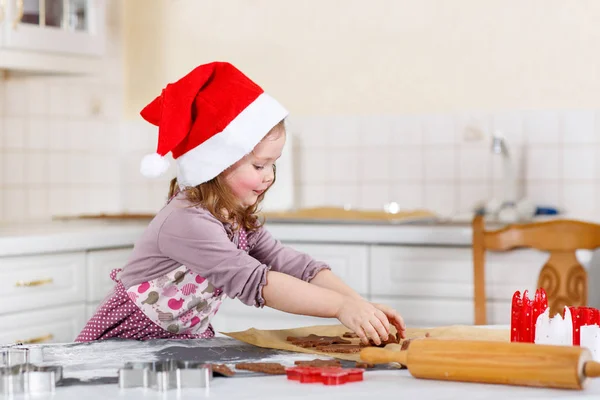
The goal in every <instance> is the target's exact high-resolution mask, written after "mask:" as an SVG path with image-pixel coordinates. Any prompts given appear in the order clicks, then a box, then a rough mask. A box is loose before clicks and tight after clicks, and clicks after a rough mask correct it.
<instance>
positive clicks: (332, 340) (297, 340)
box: [287, 335, 352, 348]
mask: <svg viewBox="0 0 600 400" xmlns="http://www.w3.org/2000/svg"><path fill="white" fill-rule="evenodd" d="M287 341H288V342H290V343H292V344H293V345H296V346H299V347H304V348H308V347H317V346H327V345H330V344H351V343H352V342H350V341H349V340H345V339H342V338H341V337H339V336H317V335H308V336H304V337H293V336H288V338H287Z"/></svg>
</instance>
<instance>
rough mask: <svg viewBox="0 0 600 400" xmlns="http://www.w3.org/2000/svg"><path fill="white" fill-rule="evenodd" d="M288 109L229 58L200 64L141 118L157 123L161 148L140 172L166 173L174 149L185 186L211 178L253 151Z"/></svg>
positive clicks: (149, 106)
mask: <svg viewBox="0 0 600 400" xmlns="http://www.w3.org/2000/svg"><path fill="white" fill-rule="evenodd" d="M287 115H288V112H287V110H286V109H285V108H284V107H283V106H282V105H281V104H279V102H277V100H275V99H274V98H272V97H271V96H269V95H268V94H267V93H265V92H264V91H263V89H261V88H260V87H259V86H258V85H257V84H256V83H254V82H253V81H251V80H250V79H249V78H248V77H247V76H245V75H244V74H243V73H242V72H241V71H239V70H238V69H237V68H235V67H234V66H233V65H231V64H229V63H226V62H213V63H210V64H204V65H200V66H198V67H196V68H195V69H194V70H193V71H191V72H190V73H189V74H187V75H186V76H184V77H183V78H181V79H180V80H178V81H177V82H175V83H170V84H168V85H167V87H166V88H164V89H163V90H162V93H161V95H160V96H158V97H157V98H156V99H154V101H152V102H151V103H150V104H148V105H147V106H146V107H145V108H144V109H143V110H142V111H141V116H142V117H143V118H144V119H145V120H146V121H148V122H150V123H151V124H153V125H156V126H158V146H157V151H156V153H154V154H149V155H147V156H145V157H144V159H143V160H142V163H141V168H140V170H141V173H142V174H143V175H144V176H147V177H157V176H160V175H162V174H163V173H164V172H165V171H166V170H167V169H168V168H169V163H168V161H167V160H165V159H164V157H165V155H167V153H169V152H171V153H172V155H173V158H174V159H175V160H176V161H177V167H178V168H177V181H178V183H179V185H181V186H196V185H199V184H201V183H204V182H207V181H209V180H211V179H212V178H214V177H216V176H217V175H219V174H220V173H221V172H223V171H224V170H225V169H227V168H228V167H229V166H231V165H233V164H234V163H236V162H237V161H239V160H240V159H242V158H243V157H244V156H245V155H246V154H248V153H250V152H251V151H252V149H253V148H254V146H256V145H257V144H258V143H259V142H260V141H261V140H262V139H263V138H264V136H265V135H266V134H267V133H268V132H269V131H270V130H271V129H272V128H273V127H274V126H275V125H277V124H278V123H279V122H280V121H282V120H283V119H284V118H285V117H286V116H287Z"/></svg>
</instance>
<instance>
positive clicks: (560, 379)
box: [360, 338, 600, 390]
mask: <svg viewBox="0 0 600 400" xmlns="http://www.w3.org/2000/svg"><path fill="white" fill-rule="evenodd" d="M360 358H361V359H362V360H363V361H366V362H368V363H371V364H384V363H390V362H396V363H400V364H402V365H405V366H406V367H407V368H408V371H409V372H410V374H411V375H412V376H414V377H415V378H423V379H437V380H447V381H459V382H477V383H495V384H504V385H516V386H537V387H546V388H560V389H578V390H581V389H583V388H584V386H585V382H586V380H587V378H591V377H598V376H600V363H598V362H594V361H592V356H591V353H590V351H589V350H588V349H586V348H582V347H579V346H555V345H540V344H533V343H511V342H491V341H470V340H451V339H438V338H435V339H433V338H426V339H425V338H424V339H414V340H412V341H411V343H410V347H409V348H408V350H404V351H391V350H386V349H381V348H375V347H368V348H365V349H363V350H362V351H361V352H360Z"/></svg>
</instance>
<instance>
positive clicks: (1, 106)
mask: <svg viewBox="0 0 600 400" xmlns="http://www.w3.org/2000/svg"><path fill="white" fill-rule="evenodd" d="M5 86H6V85H5V84H4V81H2V80H0V117H4V114H5V105H6V98H5V96H4V92H5ZM0 125H2V124H0ZM1 129H2V127H0V131H1ZM0 143H2V141H1V140H0ZM1 197H2V196H0V198H1ZM1 210H2V207H1V206H0V213H1V212H2V211H1Z"/></svg>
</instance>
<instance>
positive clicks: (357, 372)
mask: <svg viewBox="0 0 600 400" xmlns="http://www.w3.org/2000/svg"><path fill="white" fill-rule="evenodd" d="M285 371H286V374H287V378H288V379H289V380H291V381H298V382H300V383H322V384H324V385H328V386H329V385H343V384H345V383H349V382H359V381H362V380H363V372H364V369H361V368H340V367H291V368H286V369H285Z"/></svg>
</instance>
